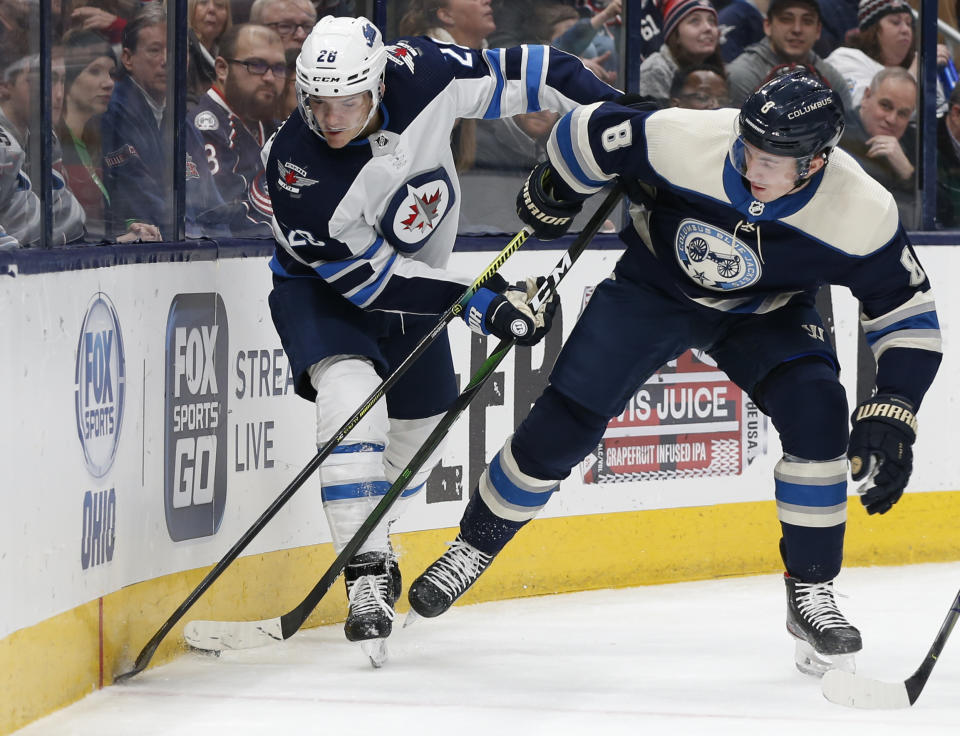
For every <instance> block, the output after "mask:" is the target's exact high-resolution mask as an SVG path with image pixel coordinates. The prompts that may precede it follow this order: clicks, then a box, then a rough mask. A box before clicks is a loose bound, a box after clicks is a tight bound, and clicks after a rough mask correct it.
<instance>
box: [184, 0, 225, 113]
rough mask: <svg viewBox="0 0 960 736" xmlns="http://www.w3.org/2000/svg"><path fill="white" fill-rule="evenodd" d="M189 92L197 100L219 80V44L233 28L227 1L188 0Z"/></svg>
mask: <svg viewBox="0 0 960 736" xmlns="http://www.w3.org/2000/svg"><path fill="white" fill-rule="evenodd" d="M187 22H188V23H189V26H190V27H189V28H188V29H187V50H188V56H189V62H188V65H187V90H188V92H189V94H190V95H191V96H192V97H193V98H194V99H197V98H199V97H200V96H201V95H203V94H205V93H206V91H207V90H208V89H210V87H211V85H212V84H213V83H214V81H216V78H217V76H216V71H215V69H214V59H215V58H216V56H217V44H219V42H220V39H221V38H222V37H223V34H224V33H226V32H227V31H228V30H229V29H230V26H231V25H232V19H231V14H230V3H229V2H227V0H187Z"/></svg>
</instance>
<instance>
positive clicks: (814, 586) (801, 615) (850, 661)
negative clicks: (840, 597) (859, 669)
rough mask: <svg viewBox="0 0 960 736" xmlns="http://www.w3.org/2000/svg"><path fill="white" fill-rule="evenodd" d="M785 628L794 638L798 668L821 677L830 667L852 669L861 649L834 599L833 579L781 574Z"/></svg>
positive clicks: (855, 630) (857, 639)
mask: <svg viewBox="0 0 960 736" xmlns="http://www.w3.org/2000/svg"><path fill="white" fill-rule="evenodd" d="M784 583H785V584H786V587H787V631H788V632H790V634H791V635H792V636H793V637H794V638H795V639H796V640H797V646H796V653H795V655H794V656H795V661H796V664H797V669H798V670H800V671H801V672H803V673H804V674H806V675H812V676H814V677H823V675H824V673H825V672H826V671H827V670H830V669H839V670H844V671H845V672H854V671H855V670H856V663H855V661H854V654H855V653H856V652H859V651H860V649H862V648H863V643H862V641H861V639H860V632H859V631H858V630H857V629H856V628H855V627H854V626H852V625H851V624H850V622H849V621H847V619H846V618H844V615H843V614H842V613H841V612H840V609H839V608H837V602H836V600H835V598H834V596H835V593H834V590H833V581H832V580H830V581H828V582H825V583H804V582H802V581H800V580H797V579H796V578H792V577H790V576H789V575H784Z"/></svg>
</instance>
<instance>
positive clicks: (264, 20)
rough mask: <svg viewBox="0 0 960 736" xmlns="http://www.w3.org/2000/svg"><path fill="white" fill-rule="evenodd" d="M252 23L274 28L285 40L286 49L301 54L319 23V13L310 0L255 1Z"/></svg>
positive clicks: (251, 11) (251, 9)
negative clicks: (314, 27) (301, 48)
mask: <svg viewBox="0 0 960 736" xmlns="http://www.w3.org/2000/svg"><path fill="white" fill-rule="evenodd" d="M250 22H251V23H256V24H258V25H262V26H266V27H267V28H272V29H273V30H274V31H276V32H277V33H278V34H279V36H280V38H281V39H283V46H284V48H287V49H291V48H295V49H297V51H298V52H299V50H300V47H301V46H303V42H304V40H305V39H306V37H307V35H308V34H309V33H310V31H311V30H312V29H313V26H314V25H316V22H317V11H316V10H315V9H314V7H313V5H312V4H311V3H310V1H309V0H254V2H253V5H251V6H250Z"/></svg>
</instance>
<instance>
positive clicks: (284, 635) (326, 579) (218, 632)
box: [188, 184, 623, 651]
mask: <svg viewBox="0 0 960 736" xmlns="http://www.w3.org/2000/svg"><path fill="white" fill-rule="evenodd" d="M622 193H623V190H622V188H621V187H620V185H619V184H618V185H617V186H616V187H614V188H613V190H612V191H611V192H610V193H609V194H608V195H607V197H606V198H605V199H604V201H603V203H602V204H601V205H600V207H598V208H597V211H596V212H595V213H594V214H593V216H592V217H591V218H590V220H589V221H588V222H587V224H586V226H585V227H584V229H583V232H581V233H580V235H578V236H577V238H576V239H575V240H574V242H573V243H572V244H571V245H570V247H569V248H568V249H567V251H566V252H565V253H564V254H563V256H562V257H561V259H560V262H559V263H558V264H557V266H556V267H555V268H554V269H553V271H551V272H550V273H549V274H548V275H547V277H546V279H545V280H544V282H543V284H542V285H541V287H540V288H539V289H538V290H537V293H536V295H535V296H534V297H533V299H531V300H530V304H531V307H532V308H534V309H537V308H539V306H540V305H541V304H543V303H544V302H546V301H547V300H548V299H549V298H550V296H551V295H552V294H553V293H554V292H556V289H557V285H558V284H559V283H560V281H561V280H562V279H563V277H564V276H565V275H566V274H567V272H568V271H569V270H570V268H571V267H572V266H573V263H574V262H575V261H576V260H577V259H578V258H579V257H580V254H581V253H583V251H584V250H585V249H586V247H587V245H588V244H589V243H590V241H591V240H592V239H593V236H594V235H596V233H597V231H598V230H599V229H600V227H601V225H602V224H603V222H604V221H605V220H606V218H607V217H608V216H609V214H610V213H611V212H612V211H613V208H614V207H616V205H617V203H618V202H619V201H620V197H621V196H622ZM513 345H514V340H501V341H500V343H499V344H498V345H497V347H496V348H495V349H494V351H493V352H492V353H491V354H490V355H489V356H488V357H487V359H486V360H485V361H484V363H483V365H481V366H480V368H479V370H477V372H476V373H475V374H474V375H473V376H472V377H471V379H470V382H469V383H468V384H467V386H466V388H464V389H463V391H462V392H461V393H460V395H459V396H458V397H457V399H456V400H455V401H454V403H453V405H452V406H451V407H450V408H449V409H448V410H447V412H446V414H444V415H443V418H442V419H441V420H440V422H439V423H438V424H437V426H436V428H435V429H434V430H433V432H431V433H430V436H429V437H427V439H426V440H425V441H424V443H423V445H422V446H421V447H420V449H419V450H417V452H416V453H414V455H413V458H411V460H410V462H409V463H408V464H407V466H406V467H405V468H404V469H403V470H402V471H401V473H400V475H399V477H398V478H397V480H396V481H394V483H393V485H391V486H390V488H389V489H388V490H387V492H386V494H384V496H383V498H381V499H380V501H379V503H377V505H376V506H375V507H374V509H373V511H371V512H370V515H369V516H368V517H367V518H366V520H365V521H364V522H363V524H361V525H360V528H359V529H357V531H356V533H355V534H354V535H353V536H352V537H351V538H350V541H348V542H347V544H346V546H345V547H344V548H343V549H342V550H341V551H340V554H339V555H337V558H336V559H335V560H334V561H333V562H332V563H331V565H330V567H329V568H328V569H327V571H326V572H325V573H324V574H323V576H322V577H321V578H320V580H318V581H317V584H316V585H314V587H313V589H312V590H311V591H310V592H309V593H307V596H306V598H304V599H303V600H302V601H301V602H300V604H299V605H298V606H296V607H295V608H293V609H291V610H290V611H287V612H286V613H285V614H283V615H282V616H280V618H279V619H275V618H274V619H266V620H262V621H202V622H200V621H197V622H194V623H196V624H202V626H200V627H199V629H197V628H193V629H191V630H192V631H194V632H196V633H202V634H203V638H202V639H201V638H200V637H199V636H198V637H197V641H198V642H201V643H204V644H209V645H211V646H199V647H196V648H198V649H206V650H208V651H210V650H213V651H215V650H216V649H217V647H216V646H213V644H214V643H215V642H221V641H223V640H226V639H229V640H230V642H231V643H232V644H234V645H235V646H234V647H233V648H239V646H237V645H239V644H241V643H242V642H251V644H252V646H260V645H261V643H269V642H268V641H267V639H266V638H265V637H264V635H263V633H262V632H261V631H260V630H261V629H263V630H266V631H269V632H271V633H273V632H276V630H277V629H276V622H277V621H279V622H280V638H281V639H289V638H290V637H291V636H293V635H294V634H295V633H297V631H299V630H300V627H301V626H303V623H304V622H305V621H306V620H307V617H308V616H309V615H310V614H311V612H312V611H313V609H314V608H316V606H317V604H318V603H319V602H320V599H321V598H323V596H325V595H326V594H327V591H328V590H329V589H330V587H331V586H332V585H333V583H334V582H335V581H336V579H337V578H338V577H339V576H340V573H341V572H343V568H344V567H346V564H347V562H349V560H350V559H351V558H352V557H353V556H354V555H355V554H356V552H357V550H358V549H360V547H361V545H363V543H364V542H365V541H366V540H367V537H368V536H370V533H371V532H372V531H373V529H374V527H376V526H377V525H378V524H379V523H380V520H381V519H383V517H384V516H386V514H387V511H389V510H390V507H391V506H392V505H393V503H394V501H396V499H397V498H398V497H399V496H400V494H401V493H403V491H404V490H405V489H406V487H407V485H408V484H409V483H410V481H411V480H412V478H413V476H414V475H415V474H416V473H417V471H418V470H420V467H421V466H422V465H423V464H424V463H425V462H426V461H427V459H428V458H429V457H430V455H431V454H432V453H433V451H434V450H435V449H436V447H437V445H439V444H440V442H441V440H442V439H443V438H444V437H445V436H446V434H447V432H449V430H450V427H451V426H452V425H453V423H454V422H455V421H456V420H457V418H458V417H459V416H460V414H462V413H463V411H464V410H465V409H466V408H467V406H469V405H470V402H471V401H473V399H474V398H475V397H476V395H477V394H478V393H479V392H480V389H481V388H483V385H484V384H485V383H486V381H487V379H488V378H490V376H492V375H493V373H494V370H495V369H496V367H497V366H498V365H499V364H500V363H501V361H502V360H503V359H504V358H505V357H506V355H507V353H509V352H510V349H511V348H512V347H513ZM188 626H190V624H188ZM270 638H272V637H270ZM221 648H222V647H221Z"/></svg>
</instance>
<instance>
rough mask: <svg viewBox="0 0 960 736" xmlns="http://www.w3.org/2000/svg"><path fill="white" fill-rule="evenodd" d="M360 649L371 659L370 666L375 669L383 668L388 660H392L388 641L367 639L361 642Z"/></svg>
mask: <svg viewBox="0 0 960 736" xmlns="http://www.w3.org/2000/svg"><path fill="white" fill-rule="evenodd" d="M360 649H362V650H363V653H364V654H366V655H367V657H368V658H369V659H370V664H371V665H373V667H374V669H380V668H381V667H383V665H384V664H385V663H386V661H387V659H389V658H390V653H389V652H388V651H387V640H386V639H367V640H366V641H362V642H360Z"/></svg>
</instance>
